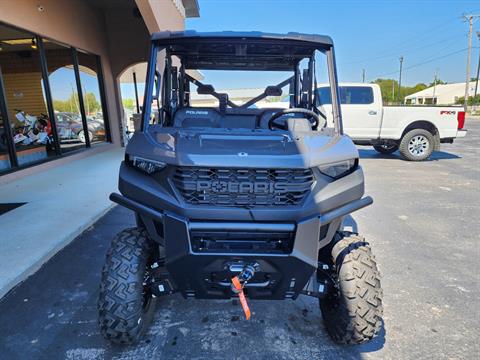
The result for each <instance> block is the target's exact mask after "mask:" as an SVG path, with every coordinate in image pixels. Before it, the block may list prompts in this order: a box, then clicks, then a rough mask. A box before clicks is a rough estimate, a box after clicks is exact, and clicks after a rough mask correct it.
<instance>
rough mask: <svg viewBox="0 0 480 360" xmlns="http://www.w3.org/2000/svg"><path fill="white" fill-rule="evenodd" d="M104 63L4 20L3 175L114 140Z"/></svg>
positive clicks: (0, 49) (0, 60)
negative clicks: (103, 73)
mask: <svg viewBox="0 0 480 360" xmlns="http://www.w3.org/2000/svg"><path fill="white" fill-rule="evenodd" d="M100 63H101V62H100V57H99V56H97V55H94V54H89V53H86V52H83V51H81V50H78V49H74V48H72V47H71V46H69V45H64V44H61V43H58V42H56V41H54V40H51V39H43V40H42V39H41V38H40V37H39V36H38V35H36V34H32V33H29V32H28V31H24V30H19V29H16V28H13V27H11V26H9V25H4V24H2V23H0V85H3V87H2V91H0V173H1V172H4V171H5V170H9V169H10V168H17V167H22V166H25V165H30V164H34V163H37V162H41V161H42V160H46V159H47V158H49V157H51V156H59V155H62V154H65V153H68V152H70V151H72V150H78V149H85V148H86V147H87V145H88V144H89V143H90V144H95V143H100V142H104V141H109V139H110V137H109V136H108V122H107V118H106V117H107V113H106V111H104V109H103V106H104V104H105V97H104V94H103V91H102V87H103V78H102V71H101V68H99V66H100ZM47 77H48V81H47ZM47 85H48V86H47ZM80 94H81V96H82V97H81V98H80ZM50 116H52V117H54V118H53V119H50ZM54 124H55V126H54Z"/></svg>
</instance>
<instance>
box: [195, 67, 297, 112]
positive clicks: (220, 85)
mask: <svg viewBox="0 0 480 360" xmlns="http://www.w3.org/2000/svg"><path fill="white" fill-rule="evenodd" d="M198 74H199V75H200V77H201V79H199V80H200V81H201V82H202V83H203V84H209V85H212V86H213V88H214V89H215V91H216V92H217V93H218V94H225V95H227V97H228V99H229V100H230V101H231V102H232V103H233V104H234V105H237V106H243V105H245V104H247V108H251V109H255V108H263V107H268V106H269V105H270V104H273V103H277V102H279V101H281V100H282V99H283V98H285V97H286V96H287V97H288V94H289V86H290V79H292V78H293V76H294V73H293V71H292V72H287V71H241V70H237V71H228V70H203V71H200V72H199V73H198ZM287 79H288V80H289V81H285V80H287ZM292 80H293V79H292ZM282 83H283V84H285V85H284V86H283V87H280V86H281V85H282ZM279 84H280V86H278V88H275V89H274V88H273V87H276V86H277V85H279ZM267 87H270V89H269V93H268V94H267V95H266V96H265V97H263V98H259V97H260V96H261V95H262V94H264V92H265V89H267ZM200 90H202V89H201V88H200ZM257 98H258V101H255V102H253V101H252V100H256V99H257ZM190 106H192V107H215V108H218V107H219V99H218V98H217V97H215V96H214V95H212V94H200V93H199V87H198V86H193V87H192V88H191V92H190Z"/></svg>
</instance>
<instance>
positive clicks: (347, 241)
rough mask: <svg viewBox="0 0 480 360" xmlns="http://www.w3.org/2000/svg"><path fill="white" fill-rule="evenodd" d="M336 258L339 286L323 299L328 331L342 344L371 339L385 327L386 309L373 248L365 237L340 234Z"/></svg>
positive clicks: (335, 264)
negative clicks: (383, 323) (383, 305)
mask: <svg viewBox="0 0 480 360" xmlns="http://www.w3.org/2000/svg"><path fill="white" fill-rule="evenodd" d="M337 236H338V235H337ZM332 258H333V259H332V260H333V267H334V269H335V275H334V279H335V280H336V285H337V286H336V289H334V290H333V291H331V292H330V293H329V294H328V295H327V296H326V297H325V298H323V299H320V309H321V311H322V315H323V318H324V322H325V327H326V329H327V332H328V333H329V334H330V336H331V337H332V339H333V340H334V341H336V342H337V343H340V344H360V343H363V342H365V341H368V340H371V339H372V338H373V337H374V336H376V335H377V334H378V332H379V331H380V328H381V326H382V314H383V307H382V289H381V286H380V273H379V271H378V269H377V265H376V262H375V258H374V256H373V254H372V252H371V250H370V247H369V246H368V244H367V243H366V242H365V240H364V238H363V237H360V236H358V235H356V234H353V233H339V241H338V242H337V243H336V244H335V245H334V246H333V248H332Z"/></svg>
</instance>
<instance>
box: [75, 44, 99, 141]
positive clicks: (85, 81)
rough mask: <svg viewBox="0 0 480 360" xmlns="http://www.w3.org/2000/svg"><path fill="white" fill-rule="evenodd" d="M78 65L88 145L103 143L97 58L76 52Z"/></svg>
mask: <svg viewBox="0 0 480 360" xmlns="http://www.w3.org/2000/svg"><path fill="white" fill-rule="evenodd" d="M78 63H79V73H80V82H81V84H82V93H83V104H84V106H85V114H86V116H87V126H88V136H89V138H90V143H92V144H93V143H96V142H101V141H105V140H106V134H105V124H104V120H103V109H102V102H101V97H100V86H99V82H98V75H97V74H98V69H97V57H96V56H95V55H91V54H86V53H82V52H78Z"/></svg>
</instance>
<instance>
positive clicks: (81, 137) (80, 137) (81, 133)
mask: <svg viewBox="0 0 480 360" xmlns="http://www.w3.org/2000/svg"><path fill="white" fill-rule="evenodd" d="M77 136H78V140H80V142H82V143H84V144H85V143H86V142H87V140H86V139H85V132H84V131H83V130H80V131H79V132H78V135H77ZM88 139H89V140H90V141H92V139H93V134H92V132H91V131H89V132H88Z"/></svg>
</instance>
